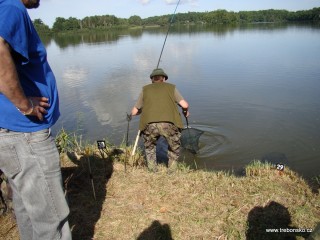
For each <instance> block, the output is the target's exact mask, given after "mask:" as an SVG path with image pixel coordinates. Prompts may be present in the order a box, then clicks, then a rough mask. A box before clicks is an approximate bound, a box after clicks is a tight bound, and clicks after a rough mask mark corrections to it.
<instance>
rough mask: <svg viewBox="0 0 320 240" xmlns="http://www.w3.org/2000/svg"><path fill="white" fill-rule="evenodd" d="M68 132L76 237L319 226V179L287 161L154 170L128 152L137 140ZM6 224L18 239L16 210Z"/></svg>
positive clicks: (220, 234)
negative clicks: (117, 142) (241, 171)
mask: <svg viewBox="0 0 320 240" xmlns="http://www.w3.org/2000/svg"><path fill="white" fill-rule="evenodd" d="M65 139H67V140H68V141H69V143H67V142H68V141H67V142H65V143H66V144H65V146H64V148H63V147H61V148H60V150H61V162H62V172H63V178H64V184H65V188H66V192H67V198H68V201H69V205H70V209H71V214H70V225H71V227H72V232H73V238H74V239H76V240H86V239H101V240H106V239H108V240H109V239H119V240H125V239H139V240H142V239H182V240H187V239H247V240H253V239H261V240H263V239H306V237H307V236H308V235H309V233H307V232H305V233H303V232H293V231H298V229H300V230H306V231H307V229H314V228H315V226H316V225H317V223H318V222H319V219H320V198H319V185H318V186H313V188H311V187H310V185H308V183H307V182H306V181H305V180H304V179H302V178H301V177H299V176H298V175H297V174H296V173H294V172H292V171H291V170H290V169H288V168H286V169H285V170H284V171H283V172H279V171H277V170H276V169H275V168H274V167H273V166H271V165H268V164H262V163H260V162H253V163H252V164H251V165H249V166H247V167H246V176H243V177H238V176H235V175H232V174H229V173H226V172H206V171H202V170H196V171H194V170H190V169H188V167H186V166H183V165H182V166H181V167H180V169H179V170H178V171H177V172H174V173H172V174H168V173H167V171H166V169H165V168H160V171H159V172H157V173H149V172H148V171H146V169H145V167H144V166H143V157H142V155H141V153H139V152H138V153H137V154H136V155H135V156H134V157H133V158H132V159H131V158H130V157H129V156H130V151H131V148H130V147H129V148H128V149H125V148H124V147H123V146H120V147H119V148H115V147H114V146H108V148H107V149H106V152H105V153H103V154H101V152H99V150H98V149H97V148H96V146H94V145H90V144H86V145H85V146H83V145H82V144H81V142H80V141H79V140H78V141H70V138H69V139H68V137H65ZM72 142H73V143H72ZM75 142H77V144H76V145H75V144H74V143H75ZM62 143H63V141H62ZM68 145H69V147H73V149H74V150H76V151H71V149H70V148H69V147H67V146H68ZM107 145H108V144H107ZM63 149H65V150H67V151H64V150H63ZM128 158H130V161H128V163H127V164H126V165H124V159H128ZM89 163H90V168H89ZM125 167H126V168H125ZM90 169H91V171H90ZM90 172H91V173H92V178H90V176H91V175H90ZM94 196H95V198H96V199H95V198H94ZM0 226H1V227H0V238H1V236H2V237H3V238H1V239H19V238H18V233H17V229H16V225H15V222H14V221H13V220H12V218H11V217H10V215H6V216H2V217H1V218H0ZM267 229H274V230H273V231H276V230H278V231H282V232H281V233H270V232H267V231H269V230H267ZM270 231H271V230H270ZM284 231H291V233H286V232H284ZM286 237H288V238H286ZM289 237H291V238H289Z"/></svg>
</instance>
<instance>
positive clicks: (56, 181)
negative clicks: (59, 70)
mask: <svg viewBox="0 0 320 240" xmlns="http://www.w3.org/2000/svg"><path fill="white" fill-rule="evenodd" d="M38 6H39V0H0V19H1V20H0V169H1V170H2V171H3V172H4V173H5V175H6V176H7V177H8V179H9V183H10V186H11V188H12V191H13V205H14V212H15V215H16V219H17V224H18V228H19V232H20V239H21V240H30V239H40V240H42V239H43V240H44V239H45V240H51V239H65V240H69V239H71V231H70V228H69V224H68V220H67V217H68V215H69V207H68V205H67V202H66V199H65V196H64V192H63V187H62V177H61V169H60V161H59V153H58V151H57V148H56V146H55V142H54V139H53V138H52V137H51V134H50V127H51V126H52V125H53V124H54V123H55V122H56V121H57V119H58V117H59V115H60V113H59V98H58V92H57V86H56V80H55V77H54V75H53V73H52V71H51V68H50V66H49V64H48V62H47V54H46V50H45V48H44V46H43V44H42V43H41V40H40V38H39V36H38V34H37V32H36V30H35V28H34V26H33V24H32V21H31V19H30V17H29V15H28V13H27V10H26V8H28V9H31V8H37V7H38Z"/></svg>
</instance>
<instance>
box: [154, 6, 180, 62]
mask: <svg viewBox="0 0 320 240" xmlns="http://www.w3.org/2000/svg"><path fill="white" fill-rule="evenodd" d="M179 3H180V0H179V1H178V3H177V5H176V8H175V9H174V12H173V14H172V16H171V20H170V23H169V27H168V31H167V34H166V37H165V39H164V42H163V45H162V49H161V53H160V57H159V60H158V64H157V68H158V67H159V64H160V60H161V56H162V53H163V49H164V46H165V45H166V42H167V38H168V35H169V31H170V28H171V25H172V23H173V19H174V16H175V15H176V11H177V8H178V6H179Z"/></svg>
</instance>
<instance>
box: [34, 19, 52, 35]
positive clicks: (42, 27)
mask: <svg viewBox="0 0 320 240" xmlns="http://www.w3.org/2000/svg"><path fill="white" fill-rule="evenodd" d="M33 25H34V27H35V29H36V30H37V32H39V33H46V34H49V33H50V32H51V30H50V28H49V26H47V25H46V24H44V23H43V22H42V20H41V19H40V18H38V19H35V20H34V21H33Z"/></svg>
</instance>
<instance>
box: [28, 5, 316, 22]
mask: <svg viewBox="0 0 320 240" xmlns="http://www.w3.org/2000/svg"><path fill="white" fill-rule="evenodd" d="M177 3H178V0H87V1H83V0H40V7H39V8H38V9H31V10H29V15H30V17H31V19H32V20H34V19H39V18H40V19H41V20H42V21H43V22H44V23H45V24H46V25H48V26H49V27H52V25H53V23H54V21H55V19H56V18H57V17H63V18H66V19H68V18H69V17H75V18H77V19H83V18H84V17H87V16H95V15H97V16H101V15H114V16H116V17H118V18H129V17H131V16H133V15H138V16H140V17H141V18H147V17H151V16H161V15H165V14H173V12H174V10H175V8H176V5H177ZM314 7H320V0H180V3H179V5H178V7H177V11H176V12H177V13H187V12H206V11H214V10H217V9H225V10H227V11H234V12H238V11H244V10H265V9H286V10H289V11H298V10H308V9H312V8H314Z"/></svg>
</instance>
